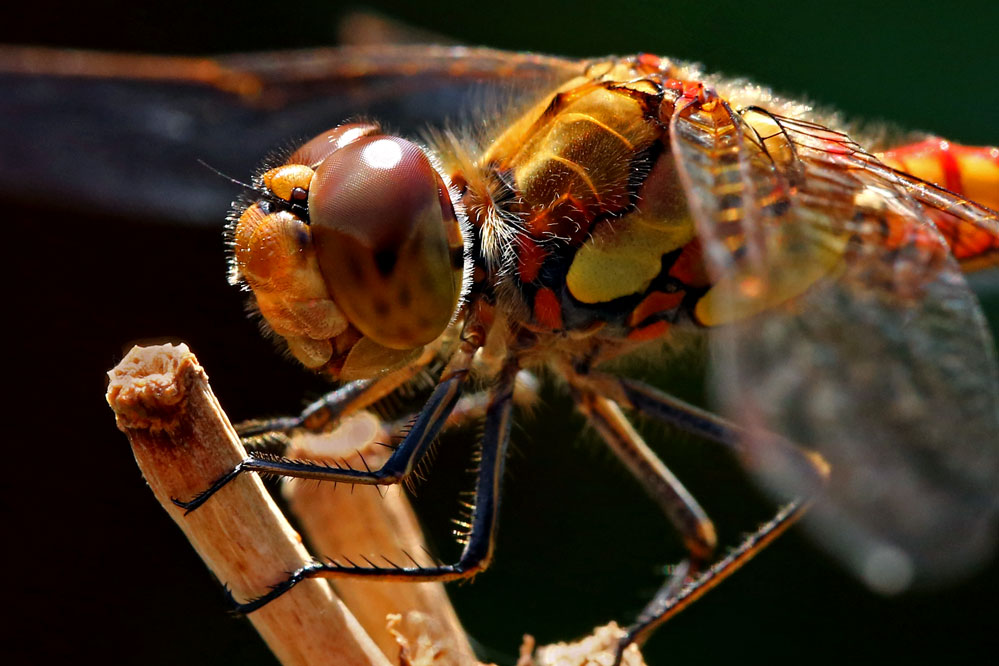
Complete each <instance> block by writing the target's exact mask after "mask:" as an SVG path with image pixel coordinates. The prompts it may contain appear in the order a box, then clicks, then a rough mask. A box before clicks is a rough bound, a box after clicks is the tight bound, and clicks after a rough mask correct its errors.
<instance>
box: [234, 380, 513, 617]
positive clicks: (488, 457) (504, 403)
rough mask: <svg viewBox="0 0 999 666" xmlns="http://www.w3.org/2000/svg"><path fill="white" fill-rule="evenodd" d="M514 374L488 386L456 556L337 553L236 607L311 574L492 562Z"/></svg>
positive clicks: (426, 572)
mask: <svg viewBox="0 0 999 666" xmlns="http://www.w3.org/2000/svg"><path fill="white" fill-rule="evenodd" d="M516 374H517V368H516V366H515V365H513V364H510V365H509V366H508V367H506V368H505V369H504V370H503V371H501V373H500V377H499V379H498V381H497V383H496V384H495V385H494V386H493V388H492V390H491V391H490V402H489V406H488V407H487V408H486V419H485V429H484V433H483V439H482V450H481V456H480V458H479V462H478V465H479V467H478V478H477V481H476V484H475V505H474V508H473V510H472V518H471V523H470V525H469V529H470V531H469V534H468V539H467V541H466V542H465V547H464V549H463V550H462V553H461V556H460V557H459V559H458V561H457V562H455V563H453V564H443V563H436V564H434V565H432V566H423V565H420V564H419V563H418V562H417V561H416V560H414V559H413V558H412V557H410V559H411V560H412V561H413V564H414V565H415V566H412V567H404V566H400V565H398V564H396V563H394V562H392V561H390V560H387V559H386V562H387V566H382V565H379V564H376V563H375V562H372V561H371V560H369V559H368V558H364V559H365V561H366V562H367V563H368V566H363V565H358V564H356V563H355V562H354V561H352V560H350V559H349V558H346V557H343V558H341V559H342V560H344V562H346V563H342V562H340V561H339V560H337V559H329V560H327V561H325V562H313V563H312V564H309V565H306V566H305V567H302V568H301V569H299V570H298V571H296V572H294V573H292V574H291V575H290V576H289V577H288V578H287V579H285V580H284V581H282V582H280V583H278V584H277V585H275V586H274V587H272V588H271V590H270V591H269V592H268V593H267V594H265V595H263V596H262V597H259V598H257V599H253V600H251V601H248V602H246V603H242V604H241V603H236V602H235V600H233V603H234V606H235V609H236V610H237V611H238V612H241V613H250V612H252V611H255V610H257V609H258V608H260V607H261V606H264V605H265V604H267V603H269V602H271V601H273V600H274V599H276V598H277V597H279V596H281V595H282V594H284V593H285V592H287V591H288V590H290V589H291V588H293V587H294V586H295V585H297V584H298V583H300V582H302V581H303V580H306V579H309V578H317V577H319V578H338V577H361V578H370V579H372V580H395V581H414V582H419V581H428V580H429V581H433V580H438V581H447V580H455V579H458V578H468V577H470V576H474V575H475V574H477V573H479V572H480V571H482V570H484V569H485V568H486V567H488V566H489V563H490V561H491V560H492V556H493V550H494V544H495V539H496V526H497V522H498V518H499V503H500V483H501V480H502V478H503V468H504V464H505V461H506V450H507V445H508V443H509V440H510V426H511V422H512V416H513V384H514V377H515V376H516Z"/></svg>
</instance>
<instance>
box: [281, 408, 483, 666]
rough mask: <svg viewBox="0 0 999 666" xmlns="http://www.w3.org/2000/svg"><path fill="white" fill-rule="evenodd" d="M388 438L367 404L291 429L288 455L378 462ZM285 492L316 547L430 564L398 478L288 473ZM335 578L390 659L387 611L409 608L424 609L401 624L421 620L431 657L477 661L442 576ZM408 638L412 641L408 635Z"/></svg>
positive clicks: (358, 557) (393, 651)
mask: <svg viewBox="0 0 999 666" xmlns="http://www.w3.org/2000/svg"><path fill="white" fill-rule="evenodd" d="M388 441H389V437H388V435H387V434H386V433H385V432H384V431H383V429H382V427H381V422H380V421H379V419H378V418H377V417H376V416H374V415H373V414H371V413H370V412H360V413H358V414H355V415H353V416H351V417H349V418H348V419H346V420H345V421H344V422H343V423H341V424H340V425H339V426H338V427H337V429H336V430H335V431H333V432H332V433H328V434H324V435H308V434H303V435H299V436H296V437H295V438H294V439H293V440H292V442H293V447H294V448H293V450H292V452H291V454H290V455H291V457H293V458H299V457H301V458H308V459H311V460H318V461H327V462H330V463H331V464H347V465H349V466H351V467H353V468H354V469H364V468H365V467H366V466H367V467H370V468H371V469H377V468H378V467H381V465H382V464H384V462H385V461H386V460H387V459H388V457H389V455H390V454H391V450H390V449H388V448H386V447H384V446H382V445H381V444H379V443H378V442H388ZM284 493H285V497H286V498H287V499H288V503H289V506H290V507H291V510H292V511H293V512H294V513H295V515H296V516H297V517H298V519H299V521H300V522H301V524H302V528H303V529H304V530H305V535H306V537H307V539H308V541H309V543H310V544H311V546H312V550H313V551H314V552H315V553H316V554H321V555H325V556H327V557H340V556H342V555H346V556H347V557H349V558H351V559H352V560H354V561H356V562H359V563H360V564H362V565H363V564H365V562H364V560H363V559H362V558H363V557H364V556H366V557H368V558H370V559H371V560H372V561H374V562H376V563H378V564H379V565H382V566H391V565H390V564H389V563H388V562H387V561H386V560H385V559H383V557H387V558H389V559H390V560H391V561H392V562H394V563H395V564H398V565H399V566H414V563H413V561H412V560H410V559H409V557H407V555H406V553H409V555H411V556H412V557H413V558H414V559H416V560H417V561H418V562H420V563H421V564H426V565H432V564H433V562H431V561H430V556H429V555H427V554H426V552H425V551H424V539H423V534H422V532H421V530H420V525H419V522H418V521H417V519H416V515H415V514H414V513H413V509H412V507H411V506H410V504H409V500H408V499H407V498H406V494H405V493H404V492H403V490H402V488H401V487H400V486H390V487H387V488H372V487H365V486H355V487H353V488H351V487H349V486H345V485H343V484H339V485H334V484H332V483H322V484H317V483H315V482H314V481H306V480H298V479H289V481H288V483H286V484H285V486H284ZM383 495H384V496H383ZM333 584H334V586H335V587H336V589H337V591H338V592H339V593H340V596H341V598H342V599H343V600H344V601H345V602H347V605H348V606H349V607H350V609H351V611H353V613H354V615H355V616H356V617H357V619H358V621H360V623H361V624H362V625H363V626H364V628H365V629H367V630H368V633H370V634H371V636H372V637H373V638H374V639H375V642H377V643H378V645H379V647H381V648H382V651H383V652H385V654H386V655H387V656H388V657H389V658H390V659H391V660H393V661H395V660H396V658H397V656H398V655H399V644H398V642H397V640H396V637H395V635H394V634H389V633H388V632H387V631H386V630H385V627H386V618H387V616H389V615H393V614H399V615H403V616H407V617H411V614H412V613H413V612H414V611H415V612H418V613H420V614H421V615H422V617H421V618H420V619H419V621H411V622H406V623H402V624H401V625H399V628H400V629H401V630H402V633H403V634H405V633H406V631H405V629H406V628H407V627H411V626H413V627H417V626H418V627H419V630H418V636H419V640H423V641H426V642H427V643H428V644H429V645H430V646H432V647H431V649H432V650H433V654H434V662H433V663H434V664H437V665H439V666H445V665H447V664H457V665H462V666H463V665H465V664H474V663H477V661H476V659H475V654H474V652H473V651H472V648H471V646H470V645H469V643H468V639H467V637H466V634H465V631H464V630H463V629H462V627H461V623H460V622H459V620H458V616H457V614H456V613H455V612H454V608H453V607H452V606H451V602H450V600H449V599H448V596H447V592H445V590H444V586H443V585H442V584H441V583H432V582H430V583H410V582H401V583H400V582H390V581H381V582H378V581H370V580H361V579H351V578H336V579H334V580H333ZM411 619H413V620H415V618H411ZM407 638H408V639H409V640H410V642H416V638H415V637H414V636H407Z"/></svg>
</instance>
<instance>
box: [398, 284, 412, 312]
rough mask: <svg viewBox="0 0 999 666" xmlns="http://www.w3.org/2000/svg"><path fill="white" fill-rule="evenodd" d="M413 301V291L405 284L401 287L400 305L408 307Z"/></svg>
mask: <svg viewBox="0 0 999 666" xmlns="http://www.w3.org/2000/svg"><path fill="white" fill-rule="evenodd" d="M412 303H413V292H411V291H410V290H409V287H407V286H405V285H404V286H403V287H402V288H401V289H399V305H401V306H402V307H404V308H408V307H409V306H410V305H411V304H412Z"/></svg>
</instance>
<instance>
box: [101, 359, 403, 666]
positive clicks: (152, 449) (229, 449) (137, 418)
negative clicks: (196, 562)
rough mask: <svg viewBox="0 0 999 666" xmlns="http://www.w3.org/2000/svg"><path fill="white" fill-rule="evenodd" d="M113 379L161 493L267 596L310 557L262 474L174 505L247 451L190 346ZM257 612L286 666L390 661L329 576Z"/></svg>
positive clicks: (241, 579) (224, 561)
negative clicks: (199, 500) (186, 508)
mask: <svg viewBox="0 0 999 666" xmlns="http://www.w3.org/2000/svg"><path fill="white" fill-rule="evenodd" d="M108 375H109V377H110V379H111V382H110V385H109V386H108V393H107V400H108V404H110V405H111V407H112V409H113V410H114V412H115V415H116V417H117V422H118V427H119V428H120V429H121V430H122V431H123V432H124V433H125V434H126V435H127V436H128V439H129V442H130V443H131V444H132V451H133V453H134V454H135V459H136V462H137V463H138V464H139V468H140V469H141V470H142V473H143V475H144V476H145V478H146V480H147V481H148V483H149V486H150V488H151V489H152V491H153V494H154V495H155V496H156V499H157V500H159V502H160V504H162V505H163V508H164V509H165V510H166V511H167V513H168V514H170V517H171V518H173V519H174V521H175V522H176V523H177V524H178V525H179V526H180V528H181V530H183V532H184V534H185V535H186V536H187V538H188V539H189V540H190V542H191V544H192V545H193V546H194V548H195V550H196V551H197V552H198V554H199V555H200V556H201V558H202V559H203V560H204V561H205V563H206V564H207V565H208V567H209V568H210V569H211V570H212V572H213V573H214V574H215V575H216V576H217V577H218V578H219V580H221V581H223V582H224V583H225V584H226V585H228V586H229V589H230V590H231V591H232V593H233V595H234V596H235V597H236V599H239V600H246V599H249V598H252V597H256V596H259V595H261V594H263V593H265V592H266V591H267V590H268V589H269V588H268V586H270V585H273V584H274V583H277V582H278V581H280V580H281V579H282V578H283V577H284V576H285V573H284V572H286V571H292V570H295V569H297V568H299V567H301V566H303V565H304V564H306V563H307V562H308V561H309V555H308V553H307V552H306V550H305V548H304V547H303V546H302V544H301V539H300V537H299V536H298V534H296V533H295V531H294V530H293V529H292V528H291V526H290V525H289V524H288V522H287V521H286V520H285V519H284V516H283V515H282V514H281V512H280V511H279V510H278V508H277V506H276V505H275V504H274V502H273V500H272V499H271V497H270V495H268V494H267V492H266V491H265V489H264V487H263V484H262V483H261V482H260V480H259V479H258V478H256V476H255V475H252V474H247V475H244V476H241V477H239V478H237V479H236V480H235V481H233V482H232V483H230V484H229V485H228V486H226V487H225V488H224V489H222V490H221V491H220V492H219V493H218V494H217V495H216V496H215V497H213V498H212V499H211V500H210V501H208V502H207V503H205V505H204V506H202V507H200V508H199V509H198V510H197V511H195V512H193V513H192V514H190V515H187V516H185V515H184V512H183V511H182V510H181V509H179V508H177V507H176V506H175V505H174V504H173V503H172V502H171V501H170V500H171V498H172V497H176V498H181V499H188V498H190V497H192V496H193V495H195V494H197V493H198V492H200V491H201V490H204V489H205V488H207V487H208V486H209V484H211V482H213V481H214V480H215V479H217V478H219V477H220V476H221V475H222V474H223V473H225V472H227V471H229V470H230V469H232V467H233V466H234V465H235V464H236V463H238V462H239V461H240V460H242V459H243V458H244V457H245V456H246V452H245V450H244V449H243V446H242V444H241V443H240V441H239V438H238V437H237V436H236V433H235V431H234V430H233V428H232V426H231V425H230V423H229V420H228V419H227V418H226V416H225V414H224V413H223V412H222V410H221V408H220V407H219V404H218V401H217V400H216V399H215V396H214V395H213V394H212V391H211V389H210V387H209V386H208V381H207V377H206V375H205V372H204V370H203V369H202V368H201V366H200V365H199V364H198V362H197V359H196V358H195V357H194V355H193V354H191V353H190V351H189V350H188V349H187V346H186V345H178V346H174V345H162V346H157V347H147V348H140V347H135V348H133V349H132V350H131V351H130V352H129V353H128V355H127V356H126V357H125V358H124V359H123V360H122V362H121V363H120V364H119V365H118V366H117V367H115V368H114V369H113V370H112V371H111V372H109V373H108ZM249 618H250V621H251V622H252V623H253V625H254V627H255V628H256V629H257V631H258V632H259V633H260V635H261V636H262V637H263V639H264V640H265V641H266V642H267V644H268V646H270V648H271V650H273V652H274V654H275V655H276V656H277V658H278V659H279V660H280V661H281V663H283V664H286V665H294V666H299V665H302V666H305V665H309V664H338V665H343V666H372V665H374V666H388V664H389V662H388V661H387V660H386V658H385V657H384V656H383V655H382V653H381V652H380V651H379V650H378V648H377V646H376V645H375V644H374V642H373V641H372V640H371V638H370V637H368V635H367V634H366V633H365V631H364V630H363V629H362V628H361V626H360V624H359V623H358V622H357V620H356V619H354V617H353V616H352V615H351V614H350V612H349V611H348V610H347V608H346V607H345V606H344V604H343V603H342V602H341V601H340V600H339V599H337V598H336V597H335V596H334V595H333V593H332V591H331V589H330V587H329V585H328V584H327V583H326V581H323V580H307V581H305V582H303V583H301V584H299V585H297V586H296V587H295V588H294V589H293V590H291V591H290V592H289V593H287V594H285V595H283V596H281V597H280V598H278V599H277V600H275V601H273V602H271V603H270V604H267V605H266V606H264V607H263V608H261V609H259V610H257V611H255V612H253V613H251V614H250V616H249Z"/></svg>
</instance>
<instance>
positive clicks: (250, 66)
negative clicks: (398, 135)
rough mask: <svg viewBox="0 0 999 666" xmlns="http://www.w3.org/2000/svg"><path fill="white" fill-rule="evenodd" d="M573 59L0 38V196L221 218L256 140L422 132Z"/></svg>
mask: <svg viewBox="0 0 999 666" xmlns="http://www.w3.org/2000/svg"><path fill="white" fill-rule="evenodd" d="M580 67H581V66H580V65H579V61H573V60H569V59H562V58H554V57H546V56H537V55H529V54H514V53H505V52H501V51H495V50H491V49H484V48H482V49H477V48H464V47H456V46H419V45H402V46H386V45H379V46H374V47H350V48H339V49H316V50H309V51H297V52H296V51H292V52H282V53H259V54H253V55H235V56H222V57H218V58H212V59H209V58H193V57H157V56H132V55H129V56H124V55H116V54H100V53H88V52H77V51H56V50H48V49H33V48H12V47H7V48H0V119H2V122H0V196H4V197H6V198H12V199H15V200H21V201H24V202H29V203H30V202H37V201H41V200H44V201H46V202H49V203H51V202H57V203H59V204H62V205H63V206H65V207H66V208H86V209H89V210H91V211H92V212H112V213H117V214H119V215H139V216H143V217H146V218H147V219H148V218H153V219H161V220H164V221H171V222H178V223H186V224H211V225H219V224H220V222H219V220H221V219H222V217H221V216H223V215H224V211H225V210H226V207H227V205H228V202H229V201H230V200H231V199H232V197H233V189H234V188H233V186H232V184H231V183H229V182H227V181H226V180H225V179H224V178H220V177H218V176H216V175H215V174H212V173H211V172H210V171H209V170H208V169H205V168H203V167H201V166H200V165H199V164H198V161H199V160H201V161H204V162H206V163H208V164H209V165H211V166H212V167H214V168H215V169H218V170H220V171H222V172H224V173H226V174H229V175H231V176H232V177H235V178H239V179H244V180H245V179H248V178H249V175H250V172H251V170H252V169H254V168H256V167H257V165H258V164H259V163H260V160H261V158H262V157H263V155H262V154H261V146H269V147H271V148H282V147H290V146H291V145H292V144H293V143H294V142H300V141H303V140H305V139H309V138H311V137H312V136H314V135H315V134H318V133H319V132H321V131H324V130H326V129H328V128H330V127H333V126H335V125H337V124H339V123H341V122H343V121H344V120H347V119H349V118H355V117H358V116H361V117H371V118H377V119H378V120H379V121H381V122H383V123H384V124H385V126H386V127H387V128H388V129H390V130H394V131H404V132H408V133H417V132H419V131H421V130H423V129H424V128H426V127H427V126H429V125H431V124H437V125H440V124H443V123H445V122H447V121H449V120H450V121H455V120H458V119H460V118H462V116H463V114H465V113H467V112H468V111H469V110H470V109H469V104H470V103H478V102H481V101H482V99H483V98H487V97H488V96H490V95H494V96H497V97H499V96H502V97H503V98H504V99H505V100H507V103H509V100H510V99H513V98H516V96H517V95H520V94H530V93H532V92H533V91H535V90H537V89H538V88H539V87H543V86H544V85H547V84H549V83H550V82H551V81H552V80H554V79H558V78H563V77H568V76H571V75H572V74H574V73H576V72H578V71H579V69H580Z"/></svg>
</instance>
